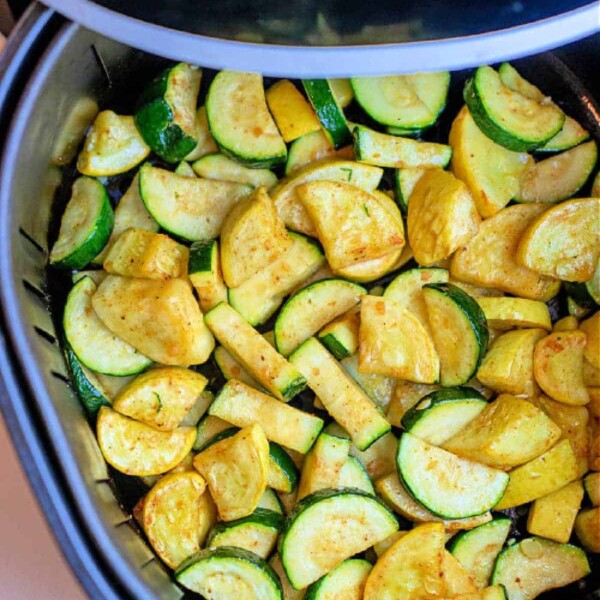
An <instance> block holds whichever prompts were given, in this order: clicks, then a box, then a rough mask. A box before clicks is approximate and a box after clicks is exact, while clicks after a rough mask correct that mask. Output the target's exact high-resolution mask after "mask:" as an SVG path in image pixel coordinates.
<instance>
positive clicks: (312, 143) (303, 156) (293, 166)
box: [285, 128, 354, 175]
mask: <svg viewBox="0 0 600 600" xmlns="http://www.w3.org/2000/svg"><path fill="white" fill-rule="evenodd" d="M325 158H343V159H348V160H352V159H353V158H354V149H353V148H352V146H351V145H350V146H344V147H343V148H340V149H339V150H336V149H335V148H334V147H333V146H332V145H331V142H330V141H329V139H328V138H327V136H326V135H325V134H324V133H323V131H322V129H320V128H319V131H313V132H312V133H307V134H306V135H303V136H302V137H299V138H298V139H296V140H294V141H293V142H292V144H291V146H290V148H289V151H288V157H287V162H286V163H285V174H286V175H292V174H293V173H294V172H296V171H297V170H298V169H300V168H302V167H304V166H305V165H308V164H310V163H314V162H317V161H320V160H323V159H325Z"/></svg>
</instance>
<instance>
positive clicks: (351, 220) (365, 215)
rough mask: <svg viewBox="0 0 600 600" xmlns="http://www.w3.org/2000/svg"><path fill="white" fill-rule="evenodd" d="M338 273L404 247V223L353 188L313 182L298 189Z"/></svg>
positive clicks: (332, 265) (337, 184)
mask: <svg viewBox="0 0 600 600" xmlns="http://www.w3.org/2000/svg"><path fill="white" fill-rule="evenodd" d="M296 193H297V195H298V197H299V198H300V201H301V202H302V204H303V205H304V206H305V207H306V210H307V211H308V213H309V215H310V217H311V219H312V222H313V223H314V225H315V227H316V230H317V232H318V237H319V240H320V241H321V243H322V244H323V247H324V249H325V254H326V256H327V261H328V262H329V264H330V265H331V268H332V269H333V270H334V271H335V270H336V269H341V268H344V267H348V266H351V265H355V264H356V263H360V262H364V261H367V260H372V259H376V258H380V257H382V256H385V255H386V254H389V253H390V252H392V251H394V250H401V249H402V247H403V246H404V230H403V227H402V220H401V219H400V218H398V217H399V215H398V216H396V215H395V214H394V213H392V212H390V211H389V210H388V209H387V207H386V206H383V205H382V203H381V201H380V200H379V199H378V198H376V197H374V196H373V195H372V194H370V193H368V192H365V191H364V190H361V189H360V188H358V187H355V186H354V185H350V184H347V183H341V182H333V181H314V182H311V183H306V184H303V185H301V186H298V187H297V188H296Z"/></svg>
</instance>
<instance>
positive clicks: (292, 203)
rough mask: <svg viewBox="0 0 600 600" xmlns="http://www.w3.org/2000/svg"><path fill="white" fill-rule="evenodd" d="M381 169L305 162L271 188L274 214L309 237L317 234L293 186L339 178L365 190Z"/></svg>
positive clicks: (374, 183)
mask: <svg viewBox="0 0 600 600" xmlns="http://www.w3.org/2000/svg"><path fill="white" fill-rule="evenodd" d="M382 175H383V169H379V168H378V167H372V166H370V165H362V164H360V163H358V162H354V161H352V160H327V161H322V162H318V163H315V164H308V165H306V166H305V167H303V168H302V169H299V170H298V171H296V172H295V173H293V174H292V176H290V177H287V178H286V179H282V180H281V181H280V182H279V184H278V185H277V186H276V187H275V188H274V189H273V190H272V192H271V196H272V198H273V202H275V206H276V207H277V213H278V214H279V216H280V217H281V219H283V222H284V223H285V224H286V226H287V227H289V228H290V229H293V230H294V231H299V232H300V233H304V234H305V235H310V236H311V237H317V231H316V229H315V226H314V225H313V223H312V221H311V219H310V217H309V215H308V212H307V211H306V209H305V208H304V205H303V204H302V203H301V202H300V200H299V199H298V198H297V196H296V188H297V187H298V186H299V185H302V184H304V183H308V182H309V181H342V182H345V183H351V184H352V185H354V186H356V187H359V188H361V189H363V190H365V191H367V192H371V191H373V190H375V189H376V188H377V186H378V185H379V182H380V181H381V177H382Z"/></svg>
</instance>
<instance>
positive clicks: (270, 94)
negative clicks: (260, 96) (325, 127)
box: [265, 79, 321, 142]
mask: <svg viewBox="0 0 600 600" xmlns="http://www.w3.org/2000/svg"><path fill="white" fill-rule="evenodd" d="M265 97H266V100H267V105H268V106H269V110H270V111H271V114H272V115H273V118H274V119H275V123H276V124H277V129H279V131H280V133H281V136H282V137H283V140H284V142H293V141H294V140H295V139H297V138H299V137H301V136H303V135H307V134H309V133H313V132H315V131H320V130H321V123H320V122H319V119H318V118H317V116H316V115H315V113H314V111H313V109H312V108H311V106H310V104H309V103H308V102H307V101H306V98H304V96H303V95H302V94H301V93H300V91H299V90H298V88H297V87H296V86H295V85H294V84H293V83H292V82H291V81H290V80H289V79H280V80H279V81H278V82H277V83H275V84H273V85H272V86H271V87H270V88H269V89H268V90H267V92H266V94H265Z"/></svg>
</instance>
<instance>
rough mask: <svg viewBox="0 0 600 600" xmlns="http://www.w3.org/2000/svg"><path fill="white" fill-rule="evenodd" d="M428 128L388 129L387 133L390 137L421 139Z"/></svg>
mask: <svg viewBox="0 0 600 600" xmlns="http://www.w3.org/2000/svg"><path fill="white" fill-rule="evenodd" d="M427 129H428V128H427V127H424V128H423V129H408V128H405V127H386V128H385V132H386V133H389V134H390V135H397V136H399V137H408V138H420V137H421V136H422V135H423V134H424V133H425V132H426V131H427Z"/></svg>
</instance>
